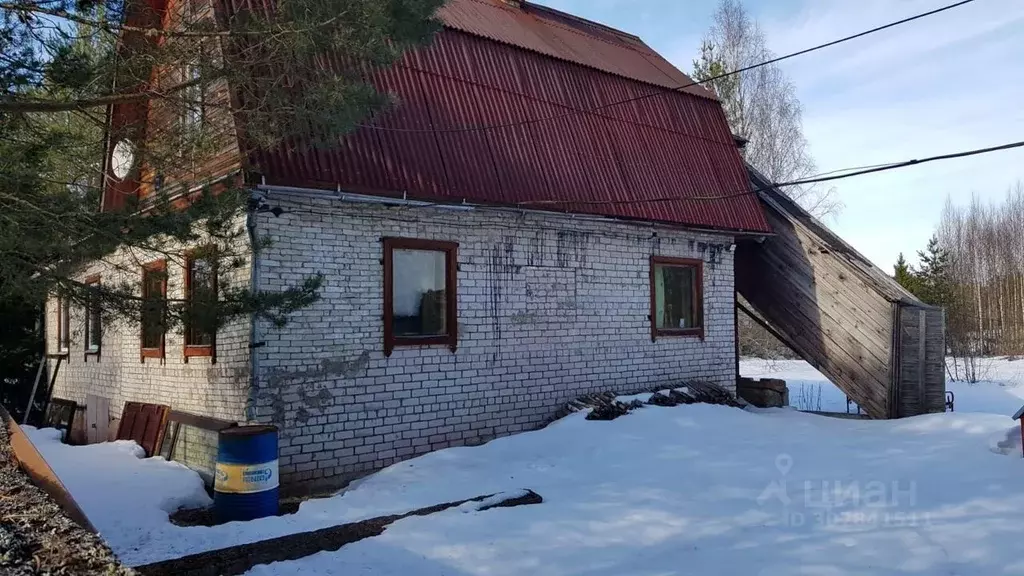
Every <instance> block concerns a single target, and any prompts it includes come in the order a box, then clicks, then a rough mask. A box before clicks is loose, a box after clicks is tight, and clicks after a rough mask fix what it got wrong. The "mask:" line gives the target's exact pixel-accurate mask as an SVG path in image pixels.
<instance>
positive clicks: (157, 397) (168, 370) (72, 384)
mask: <svg viewBox="0 0 1024 576" xmlns="http://www.w3.org/2000/svg"><path fill="white" fill-rule="evenodd" d="M239 224H241V220H240V221H239ZM245 245H246V246H247V245H248V242H247V241H246V242H245ZM162 258H166V259H167V273H168V278H167V297H168V298H171V299H175V298H183V296H184V268H183V262H182V261H181V259H180V257H176V256H170V257H168V256H167V255H164V254H157V253H146V252H144V251H141V250H135V251H128V250H121V251H119V252H118V253H116V254H113V255H111V256H110V257H108V258H105V259H104V261H102V262H95V263H93V264H91V265H89V266H86V267H85V268H84V269H83V270H82V271H81V272H80V273H79V274H77V275H76V279H78V280H83V279H85V278H86V277H88V276H91V275H93V274H99V275H100V282H102V283H109V284H110V285H115V284H120V283H123V282H130V283H132V284H135V285H140V283H141V266H142V264H145V263H147V262H151V261H153V260H157V259H162ZM245 260H246V262H245V265H243V266H241V267H240V268H230V267H224V269H223V270H222V273H221V277H220V284H221V285H222V286H226V285H230V286H237V287H244V286H248V285H249V270H250V268H249V265H248V258H247V257H246V258H245ZM139 293H140V294H141V288H140V292H139ZM46 324H47V325H46V334H47V343H46V345H47V352H49V353H56V352H57V349H58V347H57V299H56V298H51V299H50V300H49V301H48V302H47V307H46ZM249 329H250V322H249V319H248V318H239V319H235V320H233V321H230V322H229V323H227V324H226V325H224V326H222V327H221V328H220V330H219V331H218V332H217V357H216V362H212V361H211V359H210V358H206V357H193V358H189V360H188V362H185V358H184V355H183V345H184V336H183V334H182V332H181V330H180V328H179V329H177V330H172V331H170V332H169V333H168V334H167V335H166V342H165V353H166V356H165V358H163V359H162V360H161V359H159V358H146V359H145V361H142V360H141V358H140V336H141V332H140V325H139V322H138V321H137V320H134V319H133V320H130V321H129V320H120V321H114V322H105V323H104V326H103V332H102V334H103V339H102V344H101V348H100V353H99V354H98V355H87V354H86V353H85V352H86V350H85V346H86V344H85V334H84V333H85V310H84V308H83V307H82V306H80V305H72V308H71V331H70V334H71V344H70V350H69V353H68V357H67V359H66V360H65V362H64V363H63V364H62V365H61V367H60V370H59V372H58V375H57V380H56V382H55V385H54V391H53V395H54V396H55V397H58V398H66V399H70V400H75V401H77V402H79V403H80V404H85V401H86V395H87V394H95V395H98V396H103V397H106V398H108V399H110V410H111V414H110V417H111V418H119V417H120V414H121V410H122V408H123V407H124V403H125V402H126V401H137V402H154V403H162V404H168V405H170V406H171V407H172V408H174V409H176V410H183V411H186V412H193V413H196V414H202V415H206V416H212V417H217V418H223V419H227V420H238V421H242V420H244V417H245V404H246V401H247V399H248V393H249ZM51 365H52V361H51ZM215 451H216V441H215V439H214V440H212V441H211V440H210V438H209V437H208V435H205V434H203V433H202V431H199V430H196V431H187V430H186V431H185V432H184V433H183V434H182V435H180V436H179V441H178V445H177V448H176V453H175V459H178V460H183V461H186V462H189V463H190V464H193V463H194V464H195V465H196V466H197V467H199V468H206V467H208V466H209V465H211V464H212V462H213V460H212V458H213V455H215Z"/></svg>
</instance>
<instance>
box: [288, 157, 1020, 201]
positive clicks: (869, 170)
mask: <svg viewBox="0 0 1024 576" xmlns="http://www.w3.org/2000/svg"><path fill="white" fill-rule="evenodd" d="M1014 148H1024V140H1021V141H1018V142H1010V143H1008V144H1000V145H998V146H989V147H986V148H976V149H973V150H964V151H961V152H951V153H948V154H940V155H937V156H928V157H926V158H919V159H917V158H915V159H912V160H904V161H902V162H890V163H887V164H874V165H872V166H867V167H863V168H859V169H858V168H841V169H838V170H832V171H829V172H825V173H823V175H821V176H814V177H810V178H801V179H797V180H790V181H786V182H776V183H773V184H770V185H768V186H761V187H756V188H750V189H747V190H742V191H736V192H731V193H728V194H720V195H715V196H690V197H685V198H684V197H679V196H670V197H661V198H634V199H631V200H590V201H587V200H524V201H522V202H517V203H515V204H512V205H508V206H505V207H503V209H508V208H510V207H511V208H515V207H519V208H529V207H531V206H543V205H559V204H560V205H569V206H595V205H615V204H642V203H648V202H695V201H698V202H711V201H717V200H728V199H730V198H739V197H742V196H747V195H753V194H757V193H758V192H767V191H770V190H773V189H776V188H785V187H789V186H801V185H804V184H817V183H820V182H831V181H834V180H843V179H845V178H853V177H855V176H863V175H865V174H874V173H878V172H886V171H889V170H897V169H900V168H908V167H911V166H917V165H920V164H927V163H929V162H939V161H944V160H954V159H957V158H967V157H970V156H979V155H982V154H990V153H992V152H1001V151H1004V150H1012V149H1014ZM850 170H853V171H852V172H851V171H850ZM836 172H844V173H843V174H835V175H831V176H829V175H828V174H834V173H836ZM463 203H464V204H465V201H463ZM467 205H468V204H467ZM437 206H447V207H450V206H459V204H458V203H456V202H455V199H453V201H452V202H423V203H420V204H411V205H396V206H391V207H393V208H402V209H407V208H408V209H411V208H432V207H437ZM473 207H474V208H476V206H473ZM285 213H304V214H314V215H321V216H332V215H334V213H333V212H326V211H319V210H310V209H305V208H295V209H288V210H286V211H285Z"/></svg>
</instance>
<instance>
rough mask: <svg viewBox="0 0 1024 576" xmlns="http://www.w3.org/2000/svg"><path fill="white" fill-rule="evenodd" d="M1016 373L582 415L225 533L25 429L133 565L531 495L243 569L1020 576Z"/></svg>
mask: <svg viewBox="0 0 1024 576" xmlns="http://www.w3.org/2000/svg"><path fill="white" fill-rule="evenodd" d="M741 370H742V372H743V373H744V374H745V375H756V376H764V377H775V378H783V379H786V380H787V381H788V382H789V384H790V386H791V387H792V386H794V385H797V384H805V385H808V386H817V387H818V388H820V389H821V391H822V392H821V397H822V408H821V409H823V410H827V409H835V410H836V411H845V396H844V395H843V394H842V393H841V392H839V391H838V390H836V389H835V388H834V387H833V386H832V385H831V384H829V383H828V382H827V381H826V380H824V378H823V377H821V375H820V374H817V372H815V371H814V370H813V369H811V368H810V367H809V366H808V365H806V364H805V363H803V362H776V363H773V364H771V366H769V363H766V362H763V361H748V360H744V361H743V363H742V366H741ZM1019 376H1020V377H1021V381H1024V361H1022V362H1019V363H1018V362H1010V361H1008V360H1005V359H1003V360H997V361H993V362H992V364H991V366H990V367H989V371H988V375H987V378H989V380H990V381H987V382H984V383H979V384H976V385H961V384H955V383H954V384H951V385H950V388H952V389H954V391H955V392H956V394H957V412H956V413H955V414H933V415H928V416H921V417H917V418H910V419H905V420H899V421H866V420H842V419H834V418H828V417H823V416H817V415H812V414H804V413H800V412H797V411H795V410H748V411H744V410H738V409H733V408H725V407H719V406H707V405H694V406H680V407H675V408H660V407H654V406H649V407H644V408H641V409H638V410H636V411H634V412H632V413H630V414H629V415H626V416H624V417H621V418H618V419H616V420H614V421H610V422H604V421H587V420H585V419H584V416H583V414H582V413H578V414H573V415H571V416H568V417H566V418H564V419H562V420H560V421H558V422H556V423H554V424H553V425H551V426H549V427H547V428H545V429H543V430H539V431H536V432H530V433H525V434H520V435H517V436H513V437H508V438H502V439H498V440H495V441H493V442H490V443H488V444H486V445H484V446H479V447H473V448H469V447H464V448H452V449H448V450H442V451H439V452H434V453H431V454H427V455H425V456H422V457H420V458H416V459H414V460H410V461H407V462H402V463H399V464H396V465H394V466H392V467H390V468H387V469H385V470H382V471H381V472H378V473H376V474H374V475H372V476H369V477H367V478H365V479H363V480H362V481H359V482H356V483H354V484H353V485H352V486H350V488H349V489H348V490H347V491H345V492H344V493H343V494H341V495H338V496H335V497H332V498H323V499H318V500H310V501H307V502H305V503H303V505H302V506H301V508H300V509H299V512H298V513H296V514H294V515H291V516H284V517H281V518H266V519H262V520H257V521H253V522H247V523H238V522H236V523H231V524H227V525H224V526H218V527H193V528H181V527H176V526H173V525H171V524H170V523H169V522H168V520H167V514H168V512H169V511H171V510H173V509H175V508H176V507H178V506H179V505H195V504H202V503H204V502H206V501H207V500H206V497H205V495H203V494H201V490H197V484H196V483H197V482H198V476H196V475H195V474H194V473H192V472H190V471H188V470H186V469H184V468H182V467H181V466H179V465H177V464H174V463H168V462H166V461H164V460H162V459H160V458H154V459H146V460H140V459H138V455H139V454H138V450H139V449H138V447H136V446H134V445H133V444H131V443H124V442H120V443H112V444H101V445H94V446H88V447H67V446H63V445H61V444H59V443H58V442H57V439H56V438H57V437H56V432H54V431H52V430H41V431H31V432H30V434H31V437H32V440H33V442H35V443H37V445H39V447H40V450H41V451H42V452H43V455H44V457H45V458H46V459H47V461H49V462H50V463H51V465H52V466H53V467H54V469H55V470H56V472H57V474H58V475H59V476H60V477H61V478H62V479H63V480H64V481H65V483H66V484H67V485H68V488H69V490H70V491H71V492H72V494H73V495H74V496H75V498H76V500H77V501H78V502H79V503H80V504H81V505H82V507H83V509H84V510H85V512H86V514H87V515H88V516H89V517H90V519H92V520H93V521H94V523H95V524H96V525H97V527H98V528H99V530H100V532H101V534H102V535H103V536H104V537H105V538H106V539H107V540H108V542H109V543H110V544H111V547H112V548H113V549H114V551H115V552H116V553H117V554H118V556H119V557H120V558H121V559H122V560H124V561H125V562H126V563H129V564H133V565H138V564H144V563H148V562H153V561H157V560H162V559H166V558H173V557H177V556H181V555H186V554H190V553H195V552H200V551H204V550H211V549H216V548H221V547H226V546H230V545H234V544H239V543H244V542H252V541H256V540H262V539H266V538H272V537H276V536H280V535H284V534H289V533H295V532H302V531H308V530H314V529H318V528H323V527H326V526H331V525H337V524H342V523H345V522H352V521H356V520H361V519H365V518H370V517H375V516H382V515H388V514H394V513H400V512H406V511H409V510H413V509H416V508H421V507H425V506H430V505H434V504H438V503H442V502H450V501H454V500H460V499H465V498H471V497H475V496H479V495H484V494H495V493H504V494H506V495H508V494H512V495H515V494H518V493H520V492H519V491H521V490H524V489H532V490H534V491H536V492H537V493H538V494H540V495H541V496H542V497H543V498H544V503H543V504H539V505H533V506H522V507H516V508H499V509H493V510H488V511H477V510H476V509H477V508H478V507H479V506H477V505H472V506H463V507H460V508H456V509H451V510H448V511H445V512H440V513H437V514H433V515H430V516H425V517H411V518H408V519H404V520H401V521H398V522H396V523H395V524H393V525H392V526H391V527H389V528H388V529H387V530H386V531H385V532H384V533H383V534H382V535H380V536H378V537H375V538H370V539H366V540H363V541H360V542H357V543H353V544H350V545H347V546H345V547H343V548H342V549H341V550H338V551H337V552H325V553H320V554H317V555H314V556H310V557H307V558H304V559H300V560H296V561H290V562H282V563H277V564H271V565H265V566H258V567H256V568H254V569H253V570H252V571H251V573H252V574H254V575H270V574H280V575H285V576H287V575H291V574H296V575H298V574H302V575H304V576H305V575H310V576H315V575H329V574H339V575H340V574H346V575H349V574H355V575H358V574H381V575H384V576H387V575H405V574H416V575H418V576H420V575H422V576H439V575H441V574H444V575H447V576H469V575H481V576H482V575H487V576H502V575H506V574H508V575H511V574H523V573H531V574H537V575H539V576H544V575H552V576H554V575H575V574H598V575H608V576H612V575H619V574H642V575H652V576H653V575H655V574H657V575H662V574H665V575H667V574H718V573H729V574H737V573H746V572H750V573H757V574H764V575H773V574H823V575H831V574H859V575H861V574H863V575H868V574H966V573H970V574H1024V559H1020V558H1018V556H1019V555H1018V554H1017V553H1016V552H1015V550H1016V549H1017V548H1018V543H1019V542H1020V540H1021V539H1022V537H1024V526H1022V525H1021V524H1020V522H1019V518H1020V517H1021V516H1022V515H1024V488H1022V485H1021V481H1020V479H1021V478H1022V475H1024V460H1022V459H1021V458H1020V442H1019V433H1018V432H1017V429H1016V427H1015V423H1014V422H1012V421H1011V419H1010V418H1009V417H1008V415H1009V414H1012V413H1013V412H1014V411H1015V410H1016V409H1017V408H1018V407H1019V405H1020V404H1021V403H1022V402H1024V400H1022V396H1024V389H1022V387H1019V386H1017V382H1018V380H1017V379H1018V377H1019ZM791 397H793V398H796V397H797V395H796V394H793V393H792V392H791ZM805 397H810V396H805ZM815 397H816V396H815ZM836 398H838V402H837V401H836ZM837 405H838V408H834V407H835V406H837Z"/></svg>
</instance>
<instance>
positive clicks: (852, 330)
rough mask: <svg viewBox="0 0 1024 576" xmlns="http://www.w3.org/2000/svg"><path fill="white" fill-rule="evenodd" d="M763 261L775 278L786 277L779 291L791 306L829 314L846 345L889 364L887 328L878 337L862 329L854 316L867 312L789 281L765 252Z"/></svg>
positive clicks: (784, 272) (860, 316)
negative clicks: (839, 304)
mask: <svg viewBox="0 0 1024 576" xmlns="http://www.w3.org/2000/svg"><path fill="white" fill-rule="evenodd" d="M763 261H764V263H765V264H766V265H768V266H770V267H771V268H772V272H771V273H772V274H773V275H774V276H775V277H776V278H779V277H783V278H786V280H785V283H786V285H787V289H786V290H784V291H779V294H781V295H783V297H785V298H787V299H788V300H789V301H790V302H791V303H792V304H793V305H794V306H796V307H799V308H804V309H805V312H808V313H811V312H813V314H816V315H818V316H828V317H829V319H830V320H832V321H833V322H834V323H835V325H836V326H839V327H842V329H843V332H845V333H846V335H845V336H844V338H845V339H846V343H847V344H848V345H851V346H863V347H865V348H868V349H869V351H870V353H871V354H872V356H874V358H875V360H877V361H881V362H885V363H888V359H889V348H888V343H889V335H890V334H891V331H890V330H886V331H885V336H884V338H879V337H878V335H874V334H870V333H867V332H865V331H864V330H861V329H860V325H859V323H858V321H857V319H858V318H866V317H868V316H869V315H868V314H867V313H865V312H863V311H857V310H845V311H844V310H841V309H837V308H838V307H837V306H836V304H835V302H834V301H833V300H831V299H829V298H827V297H823V296H827V295H824V294H820V293H817V292H815V291H813V290H811V289H809V288H808V287H807V286H806V285H804V284H802V283H800V282H797V281H793V280H791V276H787V274H788V270H787V269H786V267H784V266H780V265H778V263H777V262H776V261H775V260H774V259H773V257H772V255H770V254H765V256H764V258H763ZM889 314H890V311H889V310H888V309H887V310H886V316H889Z"/></svg>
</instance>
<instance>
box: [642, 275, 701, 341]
mask: <svg viewBox="0 0 1024 576" xmlns="http://www.w3.org/2000/svg"><path fill="white" fill-rule="evenodd" d="M703 285H704V263H703V262H702V261H700V260H692V259H689V258H667V257H662V256H651V340H656V339H657V337H658V336H700V337H701V338H703V337H704V301H703V290H702V288H703Z"/></svg>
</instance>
